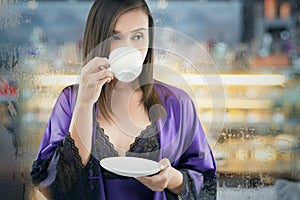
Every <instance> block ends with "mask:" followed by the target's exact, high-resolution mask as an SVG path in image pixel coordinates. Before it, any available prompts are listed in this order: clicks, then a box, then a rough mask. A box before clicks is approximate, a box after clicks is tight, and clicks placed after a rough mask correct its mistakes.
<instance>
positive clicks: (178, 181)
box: [167, 167, 183, 194]
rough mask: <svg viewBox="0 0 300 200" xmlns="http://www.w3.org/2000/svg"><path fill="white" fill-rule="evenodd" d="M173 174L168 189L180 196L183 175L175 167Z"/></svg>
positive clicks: (172, 170)
mask: <svg viewBox="0 0 300 200" xmlns="http://www.w3.org/2000/svg"><path fill="white" fill-rule="evenodd" d="M171 173H172V176H171V179H170V182H169V184H168V185H167V189H168V190H170V191H171V192H173V193H175V194H180V193H181V188H182V184H183V175H182V173H181V172H180V171H178V170H177V169H175V168H173V167H171Z"/></svg>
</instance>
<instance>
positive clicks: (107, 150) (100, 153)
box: [92, 123, 160, 160]
mask: <svg viewBox="0 0 300 200" xmlns="http://www.w3.org/2000/svg"><path fill="white" fill-rule="evenodd" d="M96 132H97V134H96V142H95V143H96V145H95V146H94V147H93V151H92V154H93V155H94V156H95V157H96V158H97V159H98V160H101V159H104V158H108V157H116V156H119V154H118V152H117V151H116V150H115V148H114V145H113V144H112V143H111V142H110V140H109V136H108V135H106V134H105V133H104V129H103V128H101V127H100V126H99V124H98V123H97V126H96ZM159 147H160V144H159V138H158V133H157V127H156V124H154V123H153V124H151V125H148V126H147V127H146V129H145V130H143V131H141V134H140V135H139V136H138V137H136V138H135V141H134V142H133V143H132V144H131V145H130V148H129V150H128V151H127V152H126V156H136V155H135V154H137V153H141V154H144V153H149V152H153V151H159ZM157 155H158V154H157ZM145 156H146V155H145ZM152 157H153V156H152ZM151 159H153V158H151ZM155 160H157V158H156V159H155Z"/></svg>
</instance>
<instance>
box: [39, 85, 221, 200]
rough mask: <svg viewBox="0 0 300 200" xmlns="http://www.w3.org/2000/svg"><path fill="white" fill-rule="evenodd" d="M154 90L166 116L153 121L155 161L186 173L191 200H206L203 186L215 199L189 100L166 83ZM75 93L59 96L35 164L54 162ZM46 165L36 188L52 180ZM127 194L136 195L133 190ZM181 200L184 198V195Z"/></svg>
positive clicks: (160, 199) (210, 163)
mask: <svg viewBox="0 0 300 200" xmlns="http://www.w3.org/2000/svg"><path fill="white" fill-rule="evenodd" d="M154 89H155V91H156V92H157V94H158V95H159V97H160V99H161V102H162V104H163V106H164V109H165V111H166V113H167V115H166V116H165V117H163V118H161V119H158V120H157V121H156V126H157V129H158V134H159V142H160V151H159V159H158V160H160V159H162V158H168V159H169V160H170V161H171V165H172V166H173V167H174V168H176V169H178V170H185V171H187V172H189V173H188V174H189V176H188V177H189V179H190V180H192V182H193V188H194V189H193V190H191V189H190V188H189V187H190V186H189V184H188V182H191V181H188V180H186V181H184V184H185V185H184V186H183V191H185V192H196V193H198V196H197V195H194V196H197V197H193V198H195V199H208V198H205V197H204V196H205V194H201V189H203V188H204V187H205V185H206V187H209V188H208V190H209V191H210V192H211V191H212V193H213V195H212V196H210V197H209V199H215V197H216V165H215V160H214V157H213V154H212V151H211V148H210V146H209V144H208V142H207V140H206V137H205V134H204V132H203V130H202V126H201V124H200V121H199V119H198V116H197V113H196V109H195V107H194V104H193V102H192V100H191V99H190V97H189V96H188V95H187V94H186V93H185V92H184V91H182V90H180V89H178V88H175V87H173V86H170V85H167V84H165V83H161V82H158V81H156V82H155V83H154ZM77 92H78V85H73V86H68V87H66V88H65V89H64V90H63V91H62V92H61V94H60V95H59V98H58V100H57V102H56V104H55V106H54V108H53V111H52V114H51V116H50V120H49V122H48V125H47V127H46V129H45V132H44V135H43V138H42V141H41V143H40V147H39V150H38V153H37V157H36V161H38V160H45V159H49V158H50V157H51V156H52V160H55V159H56V157H57V156H56V154H55V155H54V156H53V154H54V153H55V151H56V149H57V147H58V143H60V142H62V141H63V140H64V138H65V137H66V135H67V133H68V132H69V126H70V122H71V118H72V114H73V109H74V105H75V102H76V96H77ZM94 109H95V116H96V114H97V110H98V109H97V104H95V106H94ZM94 124H95V123H94ZM95 130H96V126H94V132H93V135H95ZM94 142H95V136H94ZM57 159H58V158H57ZM49 162H50V165H49V167H48V168H47V176H46V177H44V178H42V180H41V181H40V182H39V184H38V185H39V188H40V189H42V188H45V187H48V186H49V185H51V182H53V180H54V179H55V170H56V169H55V166H52V165H51V163H52V162H53V161H49ZM54 163H55V162H54ZM101 170H102V169H101V167H99V174H100V175H99V176H98V177H97V178H98V180H97V181H98V183H99V184H100V187H99V191H98V192H99V193H100V194H99V195H98V197H97V198H99V199H100V200H106V195H105V190H104V187H101V185H103V184H104V182H105V181H104V180H103V177H102V176H101ZM205 172H209V173H210V176H205ZM205 182H206V183H205ZM207 182H208V183H207ZM209 182H211V183H209ZM119 183H120V184H121V181H118V180H114V184H116V185H118V184H119ZM127 192H129V193H130V192H135V190H134V189H133V190H132V191H127ZM123 195H124V194H123ZM187 196H188V195H187ZM182 198H184V195H183V196H182ZM119 199H122V198H121V197H120V198H119ZM153 199H155V200H164V199H167V195H166V192H165V191H162V192H155V193H154V195H153Z"/></svg>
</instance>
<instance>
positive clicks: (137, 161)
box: [100, 157, 160, 177]
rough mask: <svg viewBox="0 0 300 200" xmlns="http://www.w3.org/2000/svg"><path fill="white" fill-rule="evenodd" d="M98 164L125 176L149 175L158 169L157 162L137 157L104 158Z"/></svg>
mask: <svg viewBox="0 0 300 200" xmlns="http://www.w3.org/2000/svg"><path fill="white" fill-rule="evenodd" d="M100 165H101V166H102V167H103V168H104V169H106V170H108V171H110V172H113V173H115V174H118V175H121V176H127V177H141V176H149V175H153V174H156V173H157V172H159V171H160V169H159V168H158V162H155V161H152V160H148V159H143V158H137V157H109V158H104V159H102V160H101V161H100Z"/></svg>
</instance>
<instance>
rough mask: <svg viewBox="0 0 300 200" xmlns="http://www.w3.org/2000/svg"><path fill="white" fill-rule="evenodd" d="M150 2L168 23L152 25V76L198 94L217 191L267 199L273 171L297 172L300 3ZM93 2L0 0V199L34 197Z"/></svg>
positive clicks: (292, 176)
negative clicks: (37, 171)
mask: <svg viewBox="0 0 300 200" xmlns="http://www.w3.org/2000/svg"><path fill="white" fill-rule="evenodd" d="M148 2H149V5H150V8H151V10H152V12H153V15H154V18H155V23H156V26H157V27H161V28H167V29H162V30H159V31H158V33H159V34H156V36H157V37H158V39H157V40H158V41H160V42H158V43H157V44H156V45H157V47H159V48H157V49H156V51H155V52H156V55H157V57H156V63H157V68H156V71H155V78H156V79H159V80H162V81H165V82H168V83H171V84H173V85H176V86H178V87H181V88H184V89H186V91H187V92H188V93H189V94H190V95H191V96H192V98H193V100H194V101H195V104H196V107H197V111H198V114H199V118H200V120H201V122H202V124H203V126H204V129H205V130H206V134H207V137H208V139H209V142H210V144H211V146H212V149H213V151H214V154H215V157H216V160H217V168H218V177H219V179H218V199H265V200H266V199H273V200H274V199H275V196H276V190H275V187H274V184H275V182H276V181H277V180H278V179H286V180H290V181H293V182H297V181H299V179H300V145H299V137H300V2H299V1H298V0H223V1H221V0H217V1H216V0H211V1H210V0H188V1H183V0H149V1H148ZM91 4H92V1H88V0H52V1H51V0H47V1H44V0H40V1H17V0H1V1H0V153H1V158H0V174H1V175H0V196H1V198H2V197H3V199H43V196H42V195H41V194H40V193H39V192H38V191H37V190H36V189H35V188H34V187H32V184H31V182H30V171H31V165H32V162H33V160H34V159H35V154H36V152H37V150H38V146H39V143H40V140H41V137H42V134H43V131H44V128H45V126H46V123H47V121H48V118H49V116H50V114H51V110H52V107H53V105H54V103H55V100H56V99H57V97H58V94H59V92H60V91H61V89H62V88H64V87H65V86H67V85H69V84H72V83H75V82H76V79H77V76H78V74H79V72H80V67H81V43H82V37H83V30H84V24H85V21H86V17H87V14H88V11H89V8H90V6H91ZM165 30H168V31H165ZM170 30H174V31H170ZM176 31H177V32H176ZM169 41H170V42H169ZM177 51H178V52H177ZM170 52H173V53H170ZM164 72H165V73H164ZM168 72H171V73H168ZM173 75H175V76H173ZM174 77H175V78H174ZM176 77H177V78H176ZM178 77H179V79H178Z"/></svg>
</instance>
